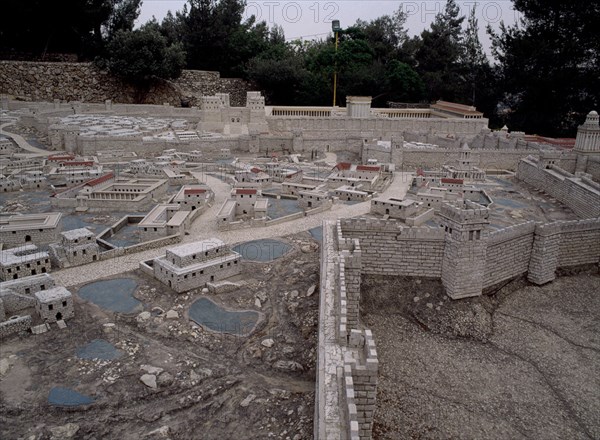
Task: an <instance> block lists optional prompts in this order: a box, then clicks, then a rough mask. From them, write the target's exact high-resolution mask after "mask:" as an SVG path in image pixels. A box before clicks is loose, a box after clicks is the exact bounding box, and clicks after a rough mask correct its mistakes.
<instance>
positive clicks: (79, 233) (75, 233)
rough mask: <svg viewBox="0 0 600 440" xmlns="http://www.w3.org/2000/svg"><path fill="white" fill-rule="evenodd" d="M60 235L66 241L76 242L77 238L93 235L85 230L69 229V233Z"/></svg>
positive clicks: (65, 232)
mask: <svg viewBox="0 0 600 440" xmlns="http://www.w3.org/2000/svg"><path fill="white" fill-rule="evenodd" d="M61 235H62V236H63V237H65V238H66V239H67V240H69V241H70V240H77V239H79V238H87V237H92V236H93V235H94V233H93V232H92V231H90V230H89V229H86V228H78V229H71V230H69V231H64V232H61Z"/></svg>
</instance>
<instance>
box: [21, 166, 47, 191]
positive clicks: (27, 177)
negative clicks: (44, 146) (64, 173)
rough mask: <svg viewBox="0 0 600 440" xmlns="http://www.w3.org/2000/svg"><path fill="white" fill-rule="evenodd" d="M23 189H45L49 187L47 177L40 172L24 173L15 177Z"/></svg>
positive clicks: (30, 171)
mask: <svg viewBox="0 0 600 440" xmlns="http://www.w3.org/2000/svg"><path fill="white" fill-rule="evenodd" d="M15 177H16V178H17V179H19V182H20V183H21V187H22V188H25V189H37V188H44V187H45V186H46V185H47V180H46V175H45V174H44V173H43V172H42V171H40V170H29V171H24V172H23V173H21V174H18V175H16V176H15Z"/></svg>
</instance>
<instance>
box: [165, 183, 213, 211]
mask: <svg viewBox="0 0 600 440" xmlns="http://www.w3.org/2000/svg"><path fill="white" fill-rule="evenodd" d="M214 198H215V193H214V192H213V191H212V190H211V189H210V188H209V187H207V186H203V185H184V186H182V187H181V189H180V190H179V192H178V193H177V194H176V195H175V197H173V201H172V203H177V204H178V205H179V206H180V209H182V210H184V211H194V210H196V209H199V208H202V207H203V206H205V205H206V204H208V203H210V202H212V201H213V200H214Z"/></svg>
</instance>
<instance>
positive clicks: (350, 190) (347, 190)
mask: <svg viewBox="0 0 600 440" xmlns="http://www.w3.org/2000/svg"><path fill="white" fill-rule="evenodd" d="M333 195H334V196H336V197H338V198H339V199H340V200H345V201H347V202H350V201H357V202H365V201H367V200H369V198H370V196H369V193H368V192H366V191H361V190H359V189H357V188H355V187H352V186H347V185H342V186H340V187H339V188H336V189H335V190H334V191H333Z"/></svg>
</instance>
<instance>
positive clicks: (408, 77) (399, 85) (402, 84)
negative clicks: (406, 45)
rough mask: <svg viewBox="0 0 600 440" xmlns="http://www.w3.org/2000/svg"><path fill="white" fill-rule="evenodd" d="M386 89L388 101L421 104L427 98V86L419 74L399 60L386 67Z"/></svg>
mask: <svg viewBox="0 0 600 440" xmlns="http://www.w3.org/2000/svg"><path fill="white" fill-rule="evenodd" d="M386 89H387V96H386V98H387V100H388V101H398V102H419V101H420V100H422V99H423V98H424V96H425V85H424V84H423V80H422V79H421V77H420V76H419V74H418V73H417V72H415V71H414V69H413V68H412V67H410V66H409V65H408V64H406V63H402V62H400V61H398V60H392V61H390V62H389V63H388V65H387V66H386Z"/></svg>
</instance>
